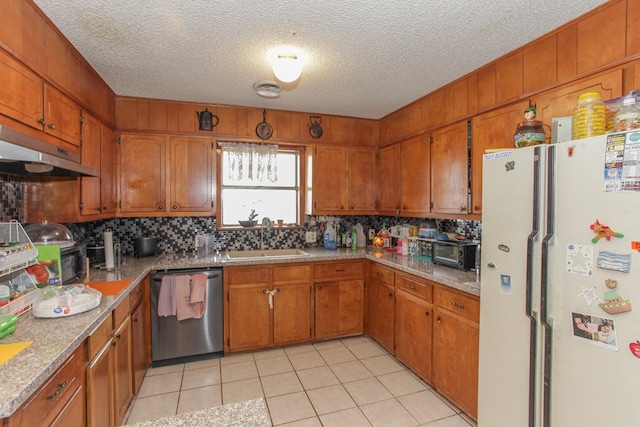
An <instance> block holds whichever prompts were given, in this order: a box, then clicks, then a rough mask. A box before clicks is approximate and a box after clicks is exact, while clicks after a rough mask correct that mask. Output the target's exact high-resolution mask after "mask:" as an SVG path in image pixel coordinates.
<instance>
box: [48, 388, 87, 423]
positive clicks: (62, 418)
mask: <svg viewBox="0 0 640 427" xmlns="http://www.w3.org/2000/svg"><path fill="white" fill-rule="evenodd" d="M84 396H85V389H84V387H78V389H77V390H76V392H75V393H74V394H73V397H71V400H69V402H68V403H67V404H66V405H65V406H64V408H63V409H62V411H61V412H60V413H59V414H58V416H57V417H56V419H55V420H53V422H52V423H51V427H67V426H84V425H86V424H87V421H86V406H87V405H86V401H85V399H84Z"/></svg>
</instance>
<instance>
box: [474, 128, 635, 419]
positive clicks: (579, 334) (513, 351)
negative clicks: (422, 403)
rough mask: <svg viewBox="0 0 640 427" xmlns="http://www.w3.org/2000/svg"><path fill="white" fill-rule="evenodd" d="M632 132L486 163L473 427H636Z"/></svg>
mask: <svg viewBox="0 0 640 427" xmlns="http://www.w3.org/2000/svg"><path fill="white" fill-rule="evenodd" d="M639 250H640V132H626V133H620V134H610V135H605V136H600V137H594V138H587V139H582V140H576V141H570V142H564V143H560V144H553V145H539V146H535V147H527V148H521V149H514V150H510V151H503V152H494V153H488V154H486V155H485V156H484V162H483V200H482V269H481V287H480V357H479V386H478V387H479V390H478V394H479V397H478V426H479V427H527V426H538V427H540V426H542V427H550V426H551V427H573V426H576V427H591V426H594V427H595V426H598V427H600V426H615V427H631V426H640V252H639Z"/></svg>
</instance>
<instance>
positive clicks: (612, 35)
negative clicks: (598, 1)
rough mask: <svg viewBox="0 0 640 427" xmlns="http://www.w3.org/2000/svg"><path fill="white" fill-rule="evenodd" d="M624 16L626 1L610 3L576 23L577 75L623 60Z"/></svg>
mask: <svg viewBox="0 0 640 427" xmlns="http://www.w3.org/2000/svg"><path fill="white" fill-rule="evenodd" d="M629 3H633V1H631V2H629ZM626 16H627V1H611V2H609V4H608V5H607V6H606V7H604V8H603V9H601V10H600V11H599V12H598V13H595V14H593V15H591V16H587V17H586V18H584V19H582V20H580V21H579V22H578V23H577V38H578V39H577V61H578V62H577V70H576V71H577V73H583V72H585V71H588V70H592V69H594V68H596V67H598V66H601V65H605V64H608V63H611V62H613V61H616V60H618V59H622V58H624V57H625V54H626V35H627V32H626V25H627V20H626ZM636 18H637V16H636ZM634 24H636V23H634Z"/></svg>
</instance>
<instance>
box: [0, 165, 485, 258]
mask: <svg viewBox="0 0 640 427" xmlns="http://www.w3.org/2000/svg"><path fill="white" fill-rule="evenodd" d="M0 196H1V197H0V221H1V222H7V221H9V220H12V219H16V220H18V221H19V222H21V223H22V222H23V220H24V209H23V206H24V203H23V202H24V186H23V184H22V181H21V180H20V178H15V179H14V177H12V176H10V175H4V174H0ZM314 219H319V218H318V217H315V218H314ZM336 219H339V221H340V224H341V226H344V227H346V228H347V229H350V228H351V227H352V226H353V225H355V224H361V225H362V228H363V229H364V231H365V234H367V230H369V229H372V228H373V229H375V230H376V231H378V230H380V229H381V228H382V227H383V225H384V226H386V227H391V226H394V225H402V224H409V225H420V222H422V221H424V219H423V218H400V217H387V216H375V215H373V216H342V217H336ZM311 224H312V218H311V217H309V216H307V217H306V218H305V224H304V226H303V227H282V228H278V227H274V228H273V229H272V230H270V231H265V233H264V245H265V248H269V249H279V248H305V247H317V246H322V243H323V240H322V232H321V230H322V228H321V227H323V226H324V224H323V223H321V222H319V221H318V222H316V223H315V224H314V225H311ZM65 225H66V226H67V227H68V228H69V229H70V230H71V232H72V233H73V235H74V238H75V239H76V240H77V241H86V242H88V243H89V244H102V241H103V238H102V235H103V234H102V233H103V232H104V231H105V230H107V229H111V231H112V232H113V238H114V241H117V242H119V243H120V245H121V248H122V253H123V254H124V255H132V254H133V242H134V240H135V238H136V237H140V236H153V237H157V238H158V250H159V251H160V252H170V253H181V252H190V251H193V250H194V237H195V235H196V234H199V233H215V234H216V237H217V239H219V240H221V241H222V244H223V247H224V248H225V249H230V250H246V249H259V248H260V238H261V236H260V229H259V228H258V229H254V228H252V229H246V230H244V229H233V230H217V228H216V219H215V218H213V217H143V218H112V219H108V220H100V221H92V222H81V223H70V224H65ZM436 225H437V229H438V231H439V232H443V233H447V232H449V233H459V234H463V235H465V236H467V238H469V239H478V240H479V239H481V233H482V224H481V222H480V221H467V220H436ZM308 230H309V231H316V236H317V238H316V242H315V243H306V242H305V234H306V231H308Z"/></svg>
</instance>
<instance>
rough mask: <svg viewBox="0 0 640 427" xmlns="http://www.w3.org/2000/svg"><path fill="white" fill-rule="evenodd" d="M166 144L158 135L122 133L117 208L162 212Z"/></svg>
mask: <svg viewBox="0 0 640 427" xmlns="http://www.w3.org/2000/svg"><path fill="white" fill-rule="evenodd" d="M166 158H167V156H166V146H165V137H164V136H160V135H134V134H129V135H122V138H121V144H120V197H121V206H120V210H121V211H122V212H123V213H133V212H148V213H152V212H165V210H166V197H165V196H166V182H165V177H166V166H167V163H166Z"/></svg>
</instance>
